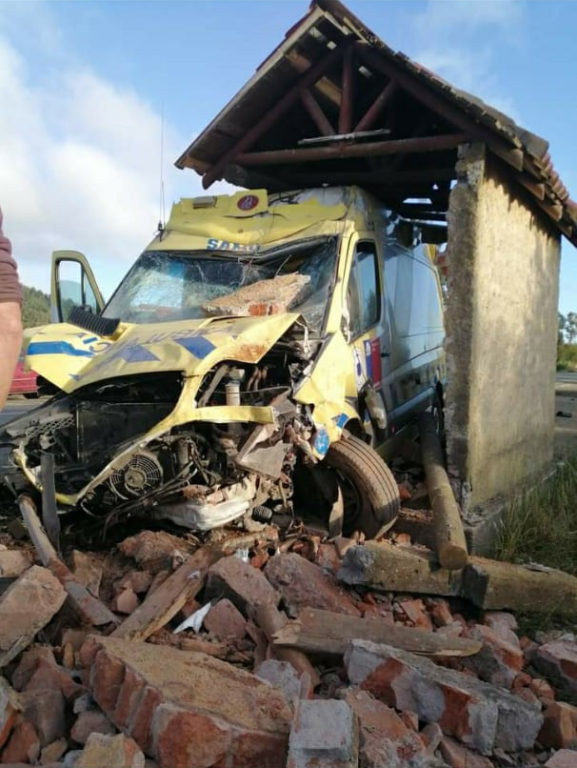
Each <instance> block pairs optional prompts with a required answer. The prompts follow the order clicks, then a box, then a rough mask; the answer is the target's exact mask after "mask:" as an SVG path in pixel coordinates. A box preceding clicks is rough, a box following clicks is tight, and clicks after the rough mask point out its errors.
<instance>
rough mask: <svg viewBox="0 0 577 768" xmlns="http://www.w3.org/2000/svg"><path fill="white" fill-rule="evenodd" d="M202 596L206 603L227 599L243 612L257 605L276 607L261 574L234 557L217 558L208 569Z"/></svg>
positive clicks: (269, 586) (276, 596) (275, 598)
mask: <svg viewBox="0 0 577 768" xmlns="http://www.w3.org/2000/svg"><path fill="white" fill-rule="evenodd" d="M273 559H274V558H273ZM267 567H268V566H267ZM205 594H206V597H207V599H209V600H210V599H212V598H215V597H223V596H224V597H227V598H228V599H229V600H230V601H231V602H232V603H234V605H235V606H236V607H237V608H238V609H239V610H240V611H243V612H246V610H247V606H254V605H257V604H258V603H272V604H273V605H276V604H277V603H278V595H277V593H276V591H275V590H274V589H273V587H272V586H271V584H270V583H269V582H268V581H267V579H266V578H265V577H264V575H263V574H262V572H261V571H258V570H257V569H256V568H252V567H251V566H250V565H249V564H248V563H245V562H243V561H242V560H241V559H240V558H239V557H235V556H234V555H230V556H229V557H223V558H221V559H220V560H219V561H218V562H217V563H215V564H214V565H213V566H211V567H210V568H209V570H208V575H207V581H206V588H205Z"/></svg>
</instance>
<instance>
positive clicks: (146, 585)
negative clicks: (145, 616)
mask: <svg viewBox="0 0 577 768" xmlns="http://www.w3.org/2000/svg"><path fill="white" fill-rule="evenodd" d="M151 584H152V574H151V573H149V572H148V571H136V570H133V571H129V572H128V573H127V574H126V575H125V576H123V577H122V578H121V579H120V580H119V581H118V582H117V585H115V586H118V589H119V591H122V590H123V589H131V590H132V591H133V592H135V593H136V594H137V595H142V594H144V593H145V592H148V590H149V589H150V585H151Z"/></svg>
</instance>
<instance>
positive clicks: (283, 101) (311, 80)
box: [202, 48, 344, 189]
mask: <svg viewBox="0 0 577 768" xmlns="http://www.w3.org/2000/svg"><path fill="white" fill-rule="evenodd" d="M343 55H344V49H343V48H335V49H334V50H333V51H331V52H330V53H328V54H327V55H326V56H325V58H324V59H322V60H321V61H319V62H317V63H316V64H315V65H313V66H312V67H311V68H310V69H309V70H307V71H306V72H305V73H304V74H303V75H302V76H301V77H300V78H299V80H298V81H297V82H296V83H295V85H294V86H293V87H292V88H291V89H290V90H289V91H288V92H287V93H286V94H285V95H284V96H283V97H282V98H280V99H279V100H278V101H277V103H276V104H275V105H274V107H272V109H270V110H269V111H268V112H266V114H265V115H264V116H263V117H262V118H261V119H260V120H259V121H258V122H257V123H256V124H255V125H253V126H252V128H250V129H249V130H248V131H247V132H246V133H245V134H244V136H242V137H241V138H240V139H239V140H238V141H237V142H236V143H235V144H234V145H233V146H232V147H231V148H230V149H229V150H228V151H226V152H224V154H223V155H221V157H220V159H219V160H218V161H217V162H216V163H215V164H214V165H213V166H212V168H211V169H210V170H208V171H207V172H206V173H205V174H204V176H203V177H202V186H203V187H204V189H208V187H210V185H211V184H212V183H213V182H214V181H216V180H217V179H219V178H221V174H222V170H223V168H224V166H225V165H227V164H228V163H230V162H232V161H233V160H235V158H236V157H237V155H238V154H240V153H241V152H245V151H246V150H247V149H250V147H252V146H253V144H254V143H255V142H256V141H258V140H259V139H260V137H261V136H263V135H264V134H265V133H266V132H267V131H268V130H269V129H270V128H271V127H272V126H273V125H274V124H275V123H276V121H277V120H278V119H279V118H281V117H282V116H283V115H284V114H285V112H287V111H288V110H289V109H290V108H291V107H292V106H293V105H294V104H295V103H296V102H297V101H298V100H299V99H300V94H301V91H302V89H303V88H308V87H309V86H311V85H314V84H315V82H316V81H317V80H318V79H319V77H320V76H321V75H322V74H324V72H326V71H327V70H328V69H330V67H332V66H333V65H334V64H336V62H338V61H339V60H340V59H341V57H342V56H343Z"/></svg>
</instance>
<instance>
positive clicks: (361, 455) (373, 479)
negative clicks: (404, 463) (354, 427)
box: [325, 435, 401, 538]
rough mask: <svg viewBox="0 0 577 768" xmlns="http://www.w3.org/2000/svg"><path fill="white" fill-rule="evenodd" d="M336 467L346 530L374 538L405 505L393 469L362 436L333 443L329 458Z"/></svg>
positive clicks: (330, 464)
mask: <svg viewBox="0 0 577 768" xmlns="http://www.w3.org/2000/svg"><path fill="white" fill-rule="evenodd" d="M325 462H326V464H327V465H328V466H329V467H330V468H331V469H333V470H334V471H335V473H336V475H337V480H338V483H339V487H340V489H341V492H342V495H343V502H344V526H343V531H344V533H345V535H346V534H350V533H352V532H353V531H355V530H360V531H363V533H364V534H365V535H366V536H367V537H369V538H373V537H374V536H376V535H377V534H378V533H379V532H381V531H385V530H386V529H387V528H389V527H390V526H391V525H392V524H393V523H394V522H395V520H396V518H397V516H398V514H399V510H400V508H401V500H400V496H399V489H398V486H397V483H396V481H395V478H394V477H393V473H392V472H391V470H390V469H389V468H388V466H387V465H386V464H385V462H384V461H383V459H382V458H381V457H380V456H379V454H378V453H377V452H376V451H375V450H374V449H373V448H371V447H370V445H367V444H366V443H364V442H363V441H362V440H359V438H358V437H353V436H352V435H348V436H346V437H343V438H342V439H341V440H339V441H338V442H337V443H333V444H332V445H331V447H330V448H329V451H328V453H327V455H326V458H325Z"/></svg>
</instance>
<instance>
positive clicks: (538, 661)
mask: <svg viewBox="0 0 577 768" xmlns="http://www.w3.org/2000/svg"><path fill="white" fill-rule="evenodd" d="M532 663H533V665H534V666H535V667H536V668H537V669H538V670H539V672H541V674H542V675H544V676H545V677H546V678H547V679H548V680H549V681H550V682H551V683H553V685H554V686H555V688H556V689H557V690H558V691H559V693H560V694H561V695H562V696H563V697H564V698H567V699H568V700H569V701H571V702H572V703H573V704H577V643H575V642H571V641H567V640H556V641H553V642H550V643H545V645H541V646H540V647H539V648H538V649H537V650H536V651H535V654H534V655H533V657H532Z"/></svg>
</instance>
